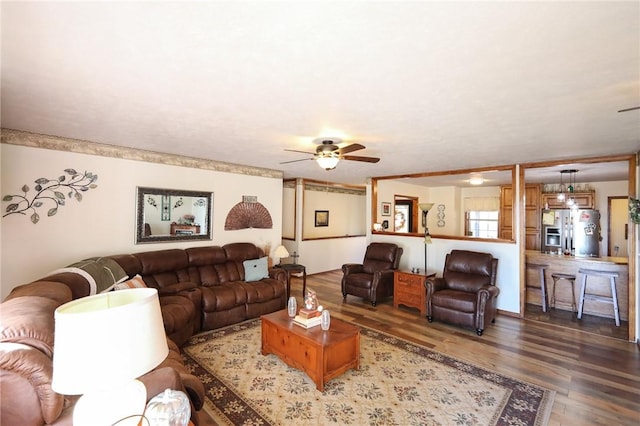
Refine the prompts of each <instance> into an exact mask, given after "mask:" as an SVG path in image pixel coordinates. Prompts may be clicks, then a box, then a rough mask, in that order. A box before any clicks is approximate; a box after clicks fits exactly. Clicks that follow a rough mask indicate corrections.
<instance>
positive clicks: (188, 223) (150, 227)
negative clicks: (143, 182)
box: [136, 187, 213, 244]
mask: <svg viewBox="0 0 640 426" xmlns="http://www.w3.org/2000/svg"><path fill="white" fill-rule="evenodd" d="M136 207H137V209H136V212H137V214H136V244H141V243H155V242H167V241H186V240H211V239H212V232H211V212H212V207H213V193H212V192H200V191H185V190H178V189H164V188H147V187H138V188H137V204H136Z"/></svg>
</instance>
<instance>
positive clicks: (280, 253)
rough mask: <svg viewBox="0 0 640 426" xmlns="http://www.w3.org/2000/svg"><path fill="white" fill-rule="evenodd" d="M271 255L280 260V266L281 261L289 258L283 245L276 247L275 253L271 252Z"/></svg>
mask: <svg viewBox="0 0 640 426" xmlns="http://www.w3.org/2000/svg"><path fill="white" fill-rule="evenodd" d="M273 255H274V256H275V257H278V258H280V261H279V262H280V264H282V259H283V258H285V257H289V252H288V251H287V248H286V247H285V246H283V245H280V246H278V248H276V251H274V252H273Z"/></svg>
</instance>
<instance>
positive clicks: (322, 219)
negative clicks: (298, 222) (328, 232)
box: [316, 210, 329, 226]
mask: <svg viewBox="0 0 640 426" xmlns="http://www.w3.org/2000/svg"><path fill="white" fill-rule="evenodd" d="M316 226H329V210H316Z"/></svg>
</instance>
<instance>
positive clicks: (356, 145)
mask: <svg viewBox="0 0 640 426" xmlns="http://www.w3.org/2000/svg"><path fill="white" fill-rule="evenodd" d="M364 148H365V146H364V145H360V144H359V143H352V144H351V145H347V146H345V147H343V148H339V149H338V151H339V152H340V154H348V153H350V152H353V151H358V150H361V149H364Z"/></svg>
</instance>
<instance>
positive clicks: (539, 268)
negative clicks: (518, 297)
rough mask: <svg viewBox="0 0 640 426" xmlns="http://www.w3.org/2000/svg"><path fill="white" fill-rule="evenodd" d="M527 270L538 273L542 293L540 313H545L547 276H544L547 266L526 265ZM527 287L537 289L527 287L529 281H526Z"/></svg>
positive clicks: (537, 264) (532, 286)
mask: <svg viewBox="0 0 640 426" xmlns="http://www.w3.org/2000/svg"><path fill="white" fill-rule="evenodd" d="M526 267H527V269H532V270H534V271H538V272H539V273H540V292H541V293H542V312H547V306H548V304H547V276H546V274H545V271H546V269H547V268H548V267H549V265H546V264H539V263H529V262H527V263H526ZM526 286H527V287H531V288H538V287H537V286H534V285H529V280H527V284H526Z"/></svg>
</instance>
